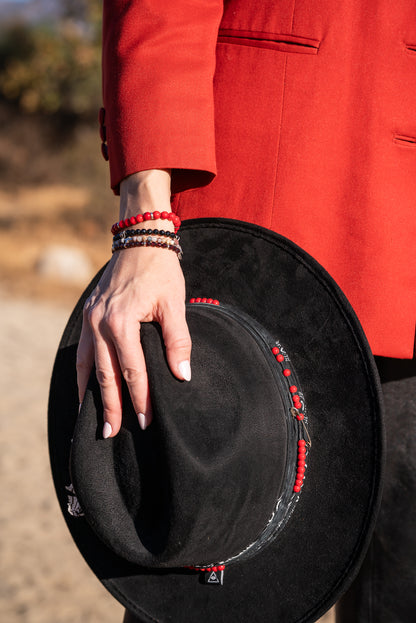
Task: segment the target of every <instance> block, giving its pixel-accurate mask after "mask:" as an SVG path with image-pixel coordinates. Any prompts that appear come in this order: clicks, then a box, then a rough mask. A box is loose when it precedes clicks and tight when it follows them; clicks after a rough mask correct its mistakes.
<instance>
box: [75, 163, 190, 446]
mask: <svg viewBox="0 0 416 623" xmlns="http://www.w3.org/2000/svg"><path fill="white" fill-rule="evenodd" d="M146 173H151V172H142V174H146ZM137 175H138V176H139V180H140V174H137ZM146 179H148V178H146ZM128 180H130V178H127V180H126V182H127V181H128ZM156 180H157V176H156ZM132 181H133V182H134V181H137V176H136V179H135V180H130V182H132ZM158 189H159V190H160V186H159V187H158ZM143 192H144V191H143V190H142V199H143V196H144V195H143ZM146 192H147V191H146ZM139 194H140V193H139ZM123 196H124V197H127V198H128V197H129V196H130V197H131V198H132V197H133V198H134V200H133V201H130V203H129V201H128V199H127V202H126V203H125V209H124V210H123V211H122V214H123V216H122V218H125V215H126V213H127V215H132V214H133V212H134V210H135V212H134V213H135V214H137V213H138V212H139V211H141V209H142V210H143V212H146V211H154V210H156V209H158V210H159V211H162V210H163V209H165V208H164V206H161V205H160V203H159V205H158V206H154V205H152V202H151V201H150V202H149V201H148V200H146V201H145V200H143V201H140V200H137V193H136V194H135V193H133V194H132V195H129V193H123V188H122V202H123ZM125 201H126V199H125ZM127 204H128V205H127ZM134 204H136V205H134ZM138 204H140V210H139V209H137V205H138ZM132 206H133V207H132ZM168 209H169V208H168ZM129 212H130V214H129ZM167 223H168V222H167V221H152V227H155V228H162V225H163V224H164V227H163V228H164V229H167V226H166V225H167ZM169 224H170V225H171V223H170V222H169ZM150 321H157V322H159V324H160V325H161V328H162V333H163V337H164V342H165V346H166V354H167V359H168V363H169V367H170V369H171V370H172V373H173V374H174V375H175V376H176V377H177V378H179V379H183V380H186V381H189V380H190V378H191V368H190V354H191V338H190V335H189V331H188V327H187V324H186V320H185V282H184V278H183V274H182V270H181V268H180V264H179V260H178V257H177V255H176V253H174V252H173V251H171V250H168V249H161V248H153V247H134V248H131V249H124V250H122V251H118V252H116V253H114V255H113V257H112V259H111V260H110V262H109V264H108V266H107V267H106V269H105V271H104V273H103V275H102V277H101V279H100V281H99V283H98V285H97V287H96V288H95V290H94V291H93V293H92V294H91V296H90V297H89V298H88V300H87V302H86V304H85V306H84V317H83V325H82V331H81V337H80V341H79V346H78V353H77V373H78V393H79V400H80V402H82V400H83V398H84V394H85V390H86V386H87V383H88V378H89V375H90V372H91V368H92V364H93V362H94V361H95V367H96V374H97V379H98V381H99V384H100V388H101V396H102V400H103V406H104V428H103V436H104V437H110V436H115V435H116V434H117V433H118V431H119V429H120V425H121V414H122V404H121V379H122V377H124V379H125V381H126V383H127V385H128V388H129V391H130V396H131V399H132V403H133V406H134V409H135V411H136V413H137V417H138V420H139V424H140V426H141V427H142V428H143V429H144V428H146V426H148V425H149V424H150V422H151V419H152V410H151V404H150V398H149V387H148V381H147V373H146V364H145V360H144V355H143V350H142V348H141V345H140V323H141V322H150Z"/></svg>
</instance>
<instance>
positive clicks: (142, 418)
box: [137, 413, 147, 430]
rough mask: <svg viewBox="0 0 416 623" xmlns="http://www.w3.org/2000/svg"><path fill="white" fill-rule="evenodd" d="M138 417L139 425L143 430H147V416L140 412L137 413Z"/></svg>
mask: <svg viewBox="0 0 416 623" xmlns="http://www.w3.org/2000/svg"><path fill="white" fill-rule="evenodd" d="M137 419H138V420H139V426H140V428H141V429H142V430H146V428H147V424H146V416H145V414H144V413H138V414H137Z"/></svg>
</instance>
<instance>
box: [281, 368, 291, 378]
mask: <svg viewBox="0 0 416 623" xmlns="http://www.w3.org/2000/svg"><path fill="white" fill-rule="evenodd" d="M291 374H292V372H291V371H290V370H289V368H285V369H284V370H283V375H284V376H290V375H291Z"/></svg>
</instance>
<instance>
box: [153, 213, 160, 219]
mask: <svg viewBox="0 0 416 623" xmlns="http://www.w3.org/2000/svg"><path fill="white" fill-rule="evenodd" d="M153 219H154V220H155V221H157V220H158V219H160V212H153Z"/></svg>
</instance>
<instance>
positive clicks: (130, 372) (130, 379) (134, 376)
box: [123, 368, 141, 384]
mask: <svg viewBox="0 0 416 623" xmlns="http://www.w3.org/2000/svg"><path fill="white" fill-rule="evenodd" d="M123 377H124V379H125V381H126V383H129V384H130V383H135V382H136V381H138V380H139V379H140V378H141V374H140V371H139V370H137V368H124V369H123Z"/></svg>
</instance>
